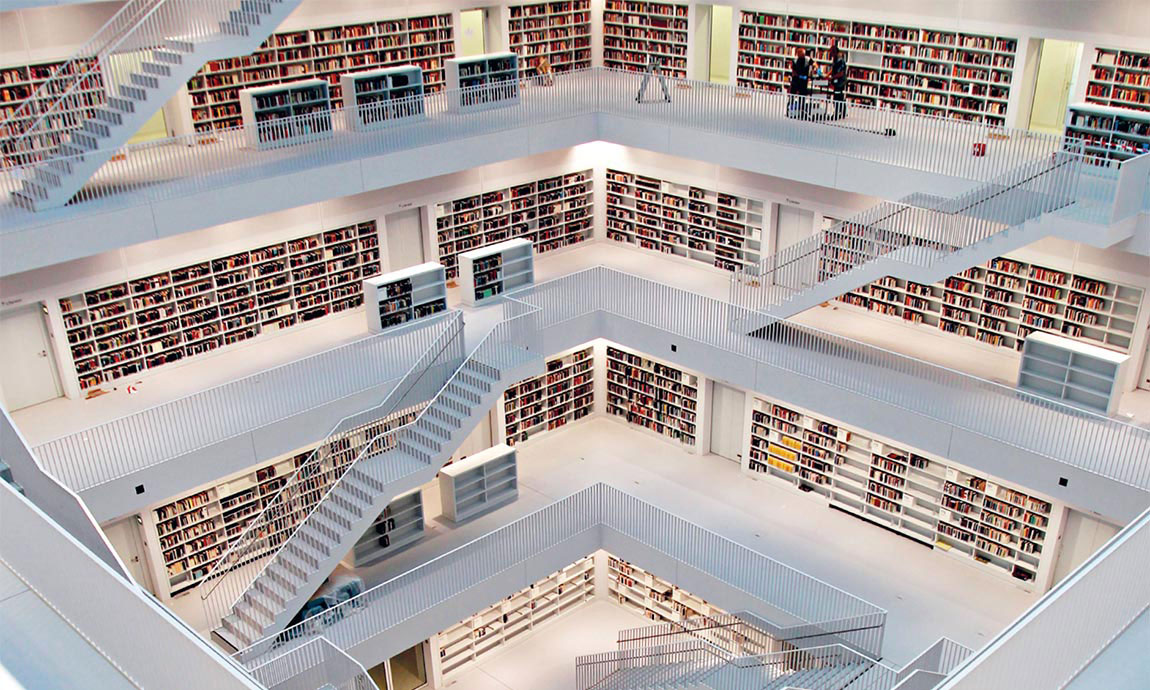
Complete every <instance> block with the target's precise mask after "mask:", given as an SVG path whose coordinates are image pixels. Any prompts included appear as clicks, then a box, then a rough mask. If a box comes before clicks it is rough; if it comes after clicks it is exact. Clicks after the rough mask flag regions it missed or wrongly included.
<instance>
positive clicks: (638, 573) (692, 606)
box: [607, 555, 768, 654]
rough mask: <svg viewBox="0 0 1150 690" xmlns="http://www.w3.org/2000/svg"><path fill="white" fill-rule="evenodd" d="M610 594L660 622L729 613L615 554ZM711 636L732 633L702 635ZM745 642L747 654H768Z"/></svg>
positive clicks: (609, 563)
mask: <svg viewBox="0 0 1150 690" xmlns="http://www.w3.org/2000/svg"><path fill="white" fill-rule="evenodd" d="M607 592H608V594H609V595H610V597H611V599H612V600H613V601H614V602H616V603H618V604H619V605H621V606H623V607H624V608H627V609H630V610H632V611H635V612H636V613H640V614H642V615H643V616H645V617H647V618H648V619H650V620H653V621H656V622H662V621H670V622H679V621H682V620H685V619H687V618H691V617H693V616H716V615H722V614H725V613H727V612H726V611H724V610H722V609H720V608H718V607H716V606H712V605H711V604H709V603H707V601H706V600H705V599H702V598H700V597H697V596H695V595H693V594H691V593H690V592H688V591H687V590H685V589H682V588H680V587H676V586H675V585H674V584H672V583H671V582H669V581H668V580H664V579H663V578H661V577H659V576H658V575H655V574H654V573H652V572H650V571H648V570H644V569H643V568H640V567H639V566H637V565H635V564H634V563H630V562H628V561H625V560H623V559H621V558H616V557H615V556H612V555H608V556H607ZM708 634H718V635H724V634H727V635H730V634H731V633H726V632H723V631H701V632H700V635H701V636H704V637H705V636H706V635H708ZM740 637H741V636H740ZM742 642H743V644H741V645H740V646H741V647H743V650H744V651H745V652H746V653H747V654H755V653H760V654H765V653H767V651H768V650H765V649H764V650H762V651H761V652H756V651H754V650H752V649H750V648H747V647H746V644H747V643H749V640H746V639H745V638H744V639H743V641H742Z"/></svg>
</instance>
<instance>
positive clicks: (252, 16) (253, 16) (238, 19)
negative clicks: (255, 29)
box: [228, 10, 261, 26]
mask: <svg viewBox="0 0 1150 690" xmlns="http://www.w3.org/2000/svg"><path fill="white" fill-rule="evenodd" d="M260 18H261V17H260V15H259V13H258V12H245V11H243V10H231V11H229V12H228V20H229V21H232V22H235V23H236V24H248V25H250V26H259V24H260Z"/></svg>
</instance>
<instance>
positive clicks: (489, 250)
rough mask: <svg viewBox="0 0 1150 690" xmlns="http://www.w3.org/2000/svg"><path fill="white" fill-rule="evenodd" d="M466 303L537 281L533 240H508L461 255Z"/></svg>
mask: <svg viewBox="0 0 1150 690" xmlns="http://www.w3.org/2000/svg"><path fill="white" fill-rule="evenodd" d="M459 278H460V281H461V282H462V283H463V303H464V304H466V305H468V306H475V305H476V304H478V303H480V302H482V301H484V300H487V299H491V298H492V297H497V296H499V295H502V294H504V293H506V292H510V291H511V290H516V289H518V288H521V287H525V286H528V285H531V284H532V283H534V282H535V248H534V247H533V246H532V244H531V241H530V240H525V239H522V238H520V239H514V240H505V241H503V242H499V243H496V244H492V245H488V246H486V247H482V248H480V249H472V250H471V251H469V252H464V253H462V254H460V255H459Z"/></svg>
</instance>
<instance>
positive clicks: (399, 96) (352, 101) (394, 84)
mask: <svg viewBox="0 0 1150 690" xmlns="http://www.w3.org/2000/svg"><path fill="white" fill-rule="evenodd" d="M339 85H340V92H341V93H343V94H344V110H345V111H346V112H347V113H348V114H349V115H350V118H351V119H350V122H351V125H352V127H353V128H354V129H355V130H356V131H359V132H366V131H369V130H372V129H377V128H379V127H383V126H385V125H389V124H392V123H394V122H395V121H397V120H407V119H410V118H414V117H422V116H423V114H424V102H423V70H422V69H420V68H419V67H418V66H416V65H398V66H396V67H385V68H383V69H373V70H366V71H363V72H352V73H350V74H342V75H340V77H339Z"/></svg>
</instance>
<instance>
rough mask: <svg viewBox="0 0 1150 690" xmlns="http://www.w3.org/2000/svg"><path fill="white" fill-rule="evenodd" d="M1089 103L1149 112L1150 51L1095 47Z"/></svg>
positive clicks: (1087, 98)
mask: <svg viewBox="0 0 1150 690" xmlns="http://www.w3.org/2000/svg"><path fill="white" fill-rule="evenodd" d="M1086 102H1087V103H1092V104H1094V105H1104V106H1112V107H1115V108H1127V109H1130V110H1142V111H1150V51H1147V50H1124V49H1120V48H1104V47H1102V46H1098V47H1097V48H1095V50H1094V62H1093V63H1092V64H1091V66H1090V81H1088V82H1087V83H1086Z"/></svg>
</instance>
